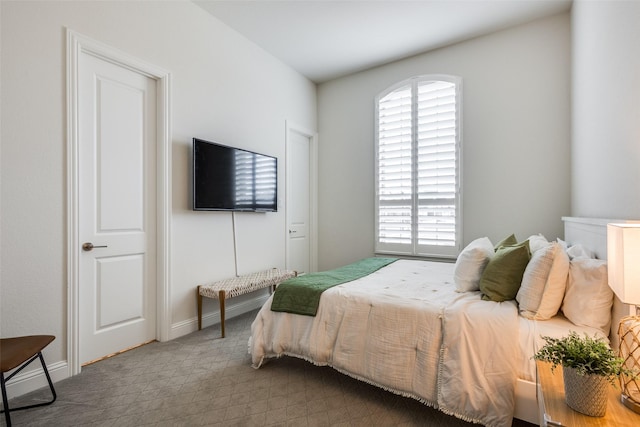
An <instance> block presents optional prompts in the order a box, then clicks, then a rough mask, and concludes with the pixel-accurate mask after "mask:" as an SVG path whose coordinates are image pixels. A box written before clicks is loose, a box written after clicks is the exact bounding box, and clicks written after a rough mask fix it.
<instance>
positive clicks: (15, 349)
mask: <svg viewBox="0 0 640 427" xmlns="http://www.w3.org/2000/svg"><path fill="white" fill-rule="evenodd" d="M54 339H56V337H54V336H53V335H30V336H26V337H15V338H2V339H0V385H1V386H2V404H3V405H4V409H3V410H2V411H0V413H2V412H4V418H5V420H6V421H7V427H11V415H10V412H13V411H19V410H22V409H29V408H36V407H38V406H45V405H51V404H52V403H53V402H55V400H56V397H57V396H56V390H55V389H54V388H53V382H52V381H51V377H50V376H49V371H48V370H47V365H46V364H45V363H44V358H43V357H42V350H43V349H44V348H45V347H46V346H48V345H49V344H50V343H51V341H53V340H54ZM38 358H39V359H40V363H42V369H43V370H44V374H45V375H46V376H47V381H49V388H51V394H52V395H53V399H51V401H49V402H44V403H37V404H34V405H27V406H21V407H19V408H9V402H8V399H7V387H6V383H7V381H9V380H10V379H11V378H13V376H14V375H16V374H17V373H18V372H20V371H22V370H23V369H24V368H25V367H26V366H27V365H28V364H30V363H31V362H33V361H34V360H36V359H38ZM15 368H18V369H16V370H15V371H14V372H12V373H11V375H9V376H7V377H6V378H5V377H4V374H5V372H9V371H11V370H12V369H15Z"/></svg>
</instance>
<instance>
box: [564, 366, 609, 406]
mask: <svg viewBox="0 0 640 427" xmlns="http://www.w3.org/2000/svg"><path fill="white" fill-rule="evenodd" d="M562 373H563V376H564V397H565V401H566V402H567V405H569V407H570V408H572V409H574V410H576V411H578V412H580V413H583V414H585V415H589V416H592V417H602V416H604V414H605V413H606V412H607V395H608V393H609V381H607V378H606V377H603V376H602V375H580V374H578V372H577V371H576V370H575V369H573V368H569V367H566V366H563V367H562Z"/></svg>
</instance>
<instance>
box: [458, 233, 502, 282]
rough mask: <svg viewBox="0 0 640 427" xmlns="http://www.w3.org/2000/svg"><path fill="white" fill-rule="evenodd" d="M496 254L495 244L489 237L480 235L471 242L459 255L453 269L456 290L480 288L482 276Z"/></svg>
mask: <svg viewBox="0 0 640 427" xmlns="http://www.w3.org/2000/svg"><path fill="white" fill-rule="evenodd" d="M493 254H494V249H493V244H492V243H491V240H489V238H488V237H480V238H478V239H476V240H474V241H473V242H471V243H469V244H468V245H467V246H466V247H465V248H464V249H463V250H462V252H460V255H458V259H457V260H456V265H455V267H454V269H453V281H454V283H455V284H456V291H458V292H470V291H477V290H479V289H480V277H482V272H483V271H484V268H485V267H486V266H487V263H488V262H489V259H491V257H492V256H493Z"/></svg>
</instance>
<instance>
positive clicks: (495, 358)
mask: <svg viewBox="0 0 640 427" xmlns="http://www.w3.org/2000/svg"><path fill="white" fill-rule="evenodd" d="M563 220H564V221H565V238H566V240H565V241H552V242H549V241H547V240H546V239H545V238H544V237H543V236H541V235H533V236H530V237H529V238H527V239H525V240H523V241H521V242H518V241H517V239H515V243H514V241H513V240H514V238H515V237H514V236H509V239H507V241H506V242H500V243H499V244H496V245H494V244H493V243H492V242H490V241H489V240H488V239H487V238H481V239H476V240H474V241H473V242H471V243H470V244H469V245H468V246H467V247H466V248H465V249H464V250H463V251H462V252H461V254H460V256H459V257H458V260H457V261H456V263H455V264H453V263H444V262H430V261H420V260H402V259H398V260H395V261H391V262H389V263H386V264H385V265H382V266H381V267H378V268H374V269H372V272H370V273H369V274H366V275H363V276H362V277H360V278H355V279H353V280H348V281H346V282H345V283H341V284H337V285H334V286H331V287H328V288H327V289H326V290H324V291H323V292H322V293H321V297H319V303H318V304H317V308H316V310H315V313H305V314H298V313H295V312H289V311H291V310H288V309H287V308H286V307H285V308H284V309H283V310H282V311H273V310H272V308H274V309H276V310H280V309H281V308H282V307H281V305H279V304H280V302H279V301H278V298H279V297H280V300H282V298H283V297H282V296H283V295H286V293H285V292H284V290H285V289H286V287H283V289H282V292H281V290H280V289H279V290H277V291H276V292H275V293H274V294H273V295H272V296H271V297H270V299H269V300H268V301H267V302H266V303H265V304H264V306H263V307H262V309H261V310H260V311H259V313H258V315H257V316H256V319H255V320H254V322H253V324H252V327H251V338H250V340H249V352H250V353H251V357H252V364H253V367H255V368H256V369H257V368H260V366H262V365H263V364H264V363H266V362H267V361H268V360H270V359H273V358H278V357H281V356H285V355H286V356H293V357H298V358H302V359H305V360H307V361H309V362H311V363H313V364H315V365H321V366H331V367H333V368H334V369H336V370H338V371H340V372H342V373H344V374H346V375H349V376H351V377H354V378H356V379H359V380H362V381H365V382H367V383H370V384H373V385H376V386H378V387H381V388H383V389H385V390H388V391H390V392H393V393H397V394H400V395H403V396H407V397H411V398H414V399H417V400H419V401H420V402H422V403H424V404H426V405H428V406H432V407H434V408H437V409H439V410H441V411H443V412H445V413H447V414H450V415H453V416H456V417H458V418H460V419H463V420H466V421H470V422H474V423H478V424H483V425H488V426H510V425H511V423H512V419H513V418H514V417H515V418H520V419H523V420H525V421H528V422H532V423H538V416H539V415H538V410H537V404H536V398H535V395H536V387H535V378H536V371H535V364H534V362H533V360H532V359H531V356H532V355H533V354H534V353H535V351H536V349H537V348H538V347H539V346H540V345H541V344H542V343H543V342H542V339H541V336H545V335H549V336H563V335H566V334H567V333H568V332H569V331H577V332H579V333H587V334H589V335H590V336H599V337H602V338H603V339H608V337H609V335H610V331H611V324H612V323H615V324H616V325H617V322H616V318H617V317H620V316H622V315H624V314H626V313H628V310H629V309H628V307H625V306H624V305H622V304H621V303H620V302H619V301H618V302H616V303H615V304H614V296H613V293H612V292H611V290H610V289H609V288H608V286H607V283H606V262H605V261H603V260H602V258H605V256H606V223H607V222H612V221H609V220H604V219H600V220H585V219H581V218H568V217H565V218H563ZM580 242H585V243H584V244H582V243H580ZM498 247H499V248H500V249H499V251H496V250H495V248H498ZM523 247H526V251H527V252H528V253H529V254H530V255H529V258H527V260H526V261H524V258H523V257H522V256H521V255H522V254H523V253H525V251H524V250H523V249H522V248H523ZM512 248H516V249H512ZM516 252H517V253H518V254H520V255H518V256H516V255H513V254H512V253H516ZM505 254H508V256H507V255H505ZM502 258H504V259H502ZM597 258H600V259H597ZM505 263H508V267H505V265H506V264H505ZM518 263H520V266H519V267H517V268H513V270H516V272H515V273H511V272H509V273H504V272H505V271H508V270H511V269H512V268H511V267H510V266H513V265H515V264H518ZM523 265H524V267H523ZM491 271H494V272H497V276H501V275H504V274H507V277H506V279H505V277H502V278H501V279H500V280H497V282H500V281H501V280H502V282H503V283H504V282H505V280H506V281H507V282H509V281H510V282H513V281H514V280H513V279H512V277H514V276H509V274H515V275H516V276H518V274H520V276H519V277H520V279H519V280H521V283H518V286H517V287H516V288H515V289H514V288H511V289H507V290H506V291H505V289H503V288H501V287H500V286H502V285H500V286H499V285H494V284H491V280H489V279H491V277H490V276H491V274H489V273H490V272H491ZM518 271H520V272H519V273H518ZM302 277H304V276H302ZM509 277H511V279H509ZM478 287H480V288H481V290H480V289H478ZM508 287H509V286H507V288H508ZM279 292H280V295H279ZM514 292H515V294H514ZM503 294H504V295H503ZM513 295H515V299H514V298H513ZM483 298H484V299H483ZM274 299H275V300H276V301H275V302H274ZM272 305H273V306H274V307H272ZM312 305H313V304H312ZM612 305H614V306H615V307H614V310H613V313H614V319H613V322H612ZM278 307H280V308H278ZM293 311H295V310H293ZM611 337H612V338H613V335H611ZM487 343H490V345H487Z"/></svg>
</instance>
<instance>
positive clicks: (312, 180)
mask: <svg viewBox="0 0 640 427" xmlns="http://www.w3.org/2000/svg"><path fill="white" fill-rule="evenodd" d="M292 133H296V134H298V135H302V136H303V137H305V138H307V139H308V140H309V233H308V235H309V270H310V272H315V271H318V133H317V132H314V131H312V130H310V129H307V128H305V127H303V126H300V125H298V124H296V123H294V122H292V121H290V120H286V121H285V159H286V160H285V164H286V172H285V173H286V208H285V223H286V227H285V228H286V230H287V229H288V227H289V218H290V216H291V213H290V211H289V206H290V203H291V201H290V200H289V198H290V196H291V194H290V192H289V189H290V188H291V181H290V180H291V175H292V174H291V167H290V163H289V162H290V161H292V159H291V156H290V152H291V149H290V148H289V144H290V143H291V137H290V135H291V134H292ZM286 230H285V232H286ZM290 250H291V248H290V243H289V233H288V232H286V244H285V258H286V264H287V265H286V268H289V265H288V263H289V251H290Z"/></svg>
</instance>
